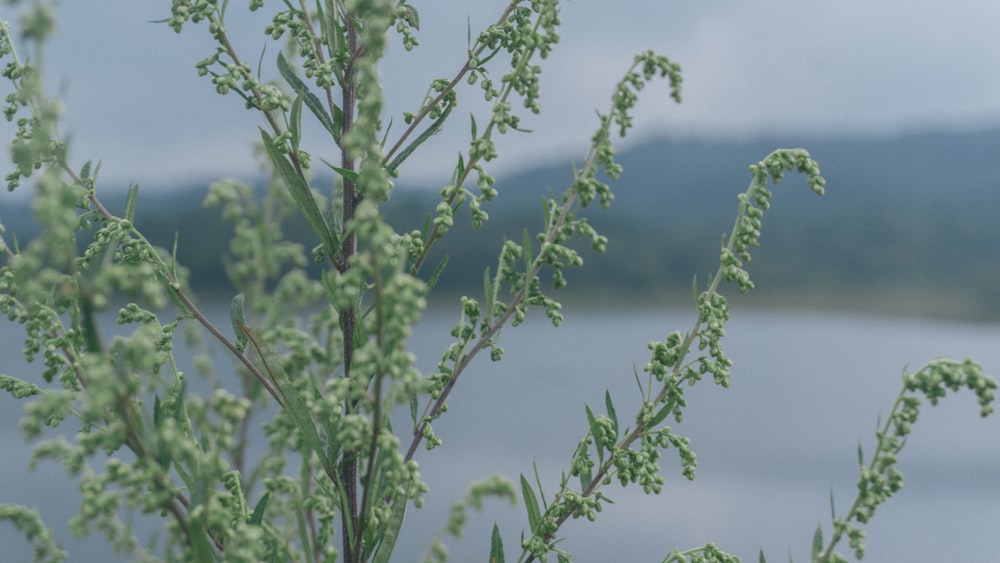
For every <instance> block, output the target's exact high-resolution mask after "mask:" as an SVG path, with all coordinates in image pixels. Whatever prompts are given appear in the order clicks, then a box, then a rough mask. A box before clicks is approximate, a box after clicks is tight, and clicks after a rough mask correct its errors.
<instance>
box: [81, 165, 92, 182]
mask: <svg viewBox="0 0 1000 563" xmlns="http://www.w3.org/2000/svg"><path fill="white" fill-rule="evenodd" d="M90 163H91V161H89V160H88V161H87V162H84V163H83V166H82V167H81V168H80V178H83V179H84V180H86V179H87V178H88V177H89V176H90Z"/></svg>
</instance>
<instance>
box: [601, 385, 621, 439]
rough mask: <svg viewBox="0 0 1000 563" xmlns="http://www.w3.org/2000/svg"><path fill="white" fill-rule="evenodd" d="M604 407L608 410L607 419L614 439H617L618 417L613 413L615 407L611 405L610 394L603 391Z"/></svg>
mask: <svg viewBox="0 0 1000 563" xmlns="http://www.w3.org/2000/svg"><path fill="white" fill-rule="evenodd" d="M604 406H605V407H606V408H607V409H608V418H610V419H611V424H612V428H614V431H615V439H616V440H617V439H618V415H617V414H616V413H615V406H614V405H613V404H612V403H611V392H610V391H608V390H607V389H605V390H604Z"/></svg>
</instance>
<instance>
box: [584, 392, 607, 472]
mask: <svg viewBox="0 0 1000 563" xmlns="http://www.w3.org/2000/svg"><path fill="white" fill-rule="evenodd" d="M583 407H584V408H585V409H586V410H587V424H588V425H589V426H590V435H591V436H593V438H594V449H596V450H597V465H598V466H601V465H604V442H603V441H602V440H601V428H600V426H598V425H597V419H596V418H594V413H593V411H591V410H590V405H586V404H585V405H583Z"/></svg>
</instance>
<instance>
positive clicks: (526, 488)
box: [521, 473, 542, 534]
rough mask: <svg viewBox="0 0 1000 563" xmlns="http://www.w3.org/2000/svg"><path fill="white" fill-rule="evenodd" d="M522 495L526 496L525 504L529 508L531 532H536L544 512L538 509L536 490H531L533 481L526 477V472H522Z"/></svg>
mask: <svg viewBox="0 0 1000 563" xmlns="http://www.w3.org/2000/svg"><path fill="white" fill-rule="evenodd" d="M521 496H523V497H524V506H525V508H527V509H528V526H529V527H530V528H531V533H532V534H534V533H536V531H537V530H538V524H539V523H540V522H541V520H542V513H541V512H540V511H539V510H538V499H537V498H536V497H535V491H533V490H531V483H529V482H528V480H527V479H525V478H524V473H522V474H521Z"/></svg>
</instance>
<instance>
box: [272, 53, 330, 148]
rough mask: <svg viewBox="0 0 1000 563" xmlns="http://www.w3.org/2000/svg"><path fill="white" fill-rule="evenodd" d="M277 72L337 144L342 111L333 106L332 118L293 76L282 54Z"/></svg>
mask: <svg viewBox="0 0 1000 563" xmlns="http://www.w3.org/2000/svg"><path fill="white" fill-rule="evenodd" d="M278 72H280V73H281V76H282V77H283V78H284V79H285V81H286V82H288V85H289V86H291V87H292V90H294V91H295V93H296V94H298V95H299V96H301V97H302V102H303V103H305V105H306V107H307V108H309V111H311V112H312V113H313V115H315V116H316V119H317V120H318V121H319V123H320V125H322V126H323V128H324V129H326V130H327V132H329V133H330V135H331V136H332V137H333V140H334V141H336V142H337V143H339V142H340V125H338V123H337V122H338V121H340V122H341V123H342V122H343V110H341V109H340V108H339V107H337V105H336V104H334V105H333V117H331V116H330V114H329V113H328V112H327V111H326V108H324V107H323V102H321V101H320V99H319V98H317V97H316V94H313V93H312V92H310V91H309V87H308V86H306V84H305V83H304V82H302V80H301V79H299V77H298V76H295V71H293V70H292V68H291V67H290V66H289V65H288V60H287V59H285V54H284V53H278Z"/></svg>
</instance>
